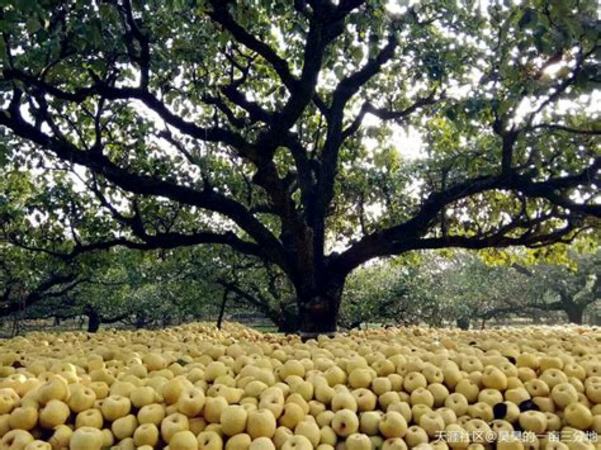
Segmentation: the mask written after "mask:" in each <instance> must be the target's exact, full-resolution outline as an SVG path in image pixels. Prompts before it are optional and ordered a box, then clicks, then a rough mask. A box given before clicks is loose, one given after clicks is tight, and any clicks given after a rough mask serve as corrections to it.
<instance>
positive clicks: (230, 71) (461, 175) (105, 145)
mask: <svg viewBox="0 0 601 450" xmlns="http://www.w3.org/2000/svg"><path fill="white" fill-rule="evenodd" d="M596 7H597V2H596V1H594V0H580V1H576V0H561V1H551V0H549V1H542V0H525V1H521V2H513V1H511V0H504V1H501V0H493V1H490V2H476V1H473V0H460V1H438V0H436V1H427V0H424V1H417V2H413V1H412V2H407V1H382V0H338V1H335V0H295V1H290V0H257V1H253V2H246V1H244V2H243V1H240V2H235V1H231V0H229V1H228V0H161V1H156V0H149V1H139V0H138V1H136V0H106V1H99V0H98V1H97V0H71V1H65V0H40V1H30V0H20V1H15V2H9V3H8V4H6V3H4V4H3V8H2V12H1V16H0V31H1V32H2V39H1V40H0V51H1V53H2V62H1V64H2V67H1V68H2V75H1V79H0V95H1V98H2V107H1V110H0V125H1V126H2V129H3V131H2V133H3V134H2V139H3V146H2V153H3V157H2V160H3V161H4V163H5V167H9V168H10V170H12V171H23V170H27V169H28V168H32V169H35V172H33V173H34V174H35V175H36V178H35V180H34V183H37V189H38V190H39V189H44V188H46V187H51V189H52V190H53V192H57V193H58V195H56V196H54V197H53V198H51V199H47V201H46V202H45V203H44V202H43V203H42V206H39V208H42V209H43V205H46V207H47V211H45V212H42V213H41V214H39V217H38V220H37V222H36V223H35V225H36V226H43V225H44V223H45V221H48V220H50V218H52V220H54V221H55V224H61V225H62V229H63V231H57V230H58V229H59V228H61V227H58V226H56V225H55V226H54V227H53V228H52V229H53V230H54V233H55V234H54V237H53V238H52V239H50V240H49V241H50V242H51V244H52V247H53V250H52V251H53V252H63V253H64V252H66V253H69V254H71V255H76V254H79V253H81V252H83V251H86V250H91V249H102V248H107V247H110V246H113V245H125V246H129V247H134V248H142V249H144V248H173V247H177V246H191V245H199V244H220V245H226V246H229V247H231V248H233V249H235V250H236V251H238V252H240V253H242V254H244V255H247V256H249V257H251V258H260V259H263V260H265V261H267V262H268V263H269V264H271V265H273V266H275V267H277V268H278V269H279V270H281V271H282V272H283V273H284V274H285V275H286V277H287V278H288V279H289V281H290V283H291V284H292V286H294V290H295V294H296V297H297V304H298V311H299V315H300V329H301V330H302V331H304V332H307V333H315V332H328V331H332V330H334V329H335V326H336V316H337V313H338V309H339V305H340V298H341V292H342V290H343V287H344V283H345V279H346V277H347V276H348V275H349V273H350V272H351V271H353V269H355V268H356V267H358V266H359V265H361V264H363V263H365V262H367V261H369V260H371V259H373V258H378V257H383V256H387V255H397V254H402V253H405V252H408V251H411V250H415V249H428V248H442V247H464V248H486V247H506V246H512V245H530V246H538V245H545V244H548V243H551V242H556V241H559V240H570V239H572V238H573V237H574V236H575V235H576V234H577V233H578V232H579V231H581V230H582V229H586V228H589V227H591V226H593V225H594V222H593V220H596V219H597V218H599V217H601V205H600V204H599V194H598V186H599V182H600V168H601V156H600V155H599V143H600V141H599V137H598V136H599V134H600V133H601V131H600V129H599V119H598V110H597V111H595V110H594V109H592V107H591V106H590V105H591V104H592V103H593V102H594V100H595V98H597V99H598V93H599V92H598V91H595V86H598V83H599V81H600V80H601V67H600V54H599V52H600V48H601V47H600V40H599V28H598V23H597V22H596V21H595V19H594V17H596V14H597V11H596ZM404 134H408V135H411V136H418V137H419V140H420V141H421V146H420V148H421V149H422V152H421V155H420V156H419V157H418V158H417V159H409V158H407V157H406V156H405V150H407V148H406V147H407V146H408V145H409V141H408V140H407V139H404V140H403V139H400V137H402V136H403V135H404ZM66 173H70V175H69V176H66V175H65V174H66ZM57 210H58V211H60V213H55V211H57ZM29 214H32V213H31V212H29ZM13 237H14V239H15V240H17V239H18V240H19V242H20V243H21V244H22V245H29V246H32V247H33V246H38V245H39V242H38V241H36V242H35V243H32V242H27V239H28V238H27V237H26V236H17V233H14V235H13Z"/></svg>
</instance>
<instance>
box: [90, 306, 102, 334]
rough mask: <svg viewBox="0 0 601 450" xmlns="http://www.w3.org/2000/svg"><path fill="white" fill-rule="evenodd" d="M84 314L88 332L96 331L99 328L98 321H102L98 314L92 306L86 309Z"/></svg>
mask: <svg viewBox="0 0 601 450" xmlns="http://www.w3.org/2000/svg"><path fill="white" fill-rule="evenodd" d="M86 316H87V317H88V333H96V332H97V331H98V330H99V329H100V323H101V322H102V321H101V319H100V314H98V312H97V311H96V310H94V309H93V308H89V309H88V310H87V311H86Z"/></svg>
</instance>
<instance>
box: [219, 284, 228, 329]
mask: <svg viewBox="0 0 601 450" xmlns="http://www.w3.org/2000/svg"><path fill="white" fill-rule="evenodd" d="M229 293H230V291H228V290H227V289H224V291H223V298H222V299H221V307H220V308H219V317H218V318H217V329H218V330H221V325H222V323H223V315H224V314H225V304H226V303H227V296H228V294H229Z"/></svg>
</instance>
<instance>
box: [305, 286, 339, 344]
mask: <svg viewBox="0 0 601 450" xmlns="http://www.w3.org/2000/svg"><path fill="white" fill-rule="evenodd" d="M342 288H343V283H336V284H330V285H328V287H326V288H325V289H320V290H318V291H317V292H313V293H312V294H309V295H302V291H301V295H299V298H298V312H299V331H300V334H301V337H303V338H305V339H310V338H313V337H317V336H318V335H320V334H328V335H331V334H333V333H336V323H337V320H338V310H339V308H340V301H341V298H342Z"/></svg>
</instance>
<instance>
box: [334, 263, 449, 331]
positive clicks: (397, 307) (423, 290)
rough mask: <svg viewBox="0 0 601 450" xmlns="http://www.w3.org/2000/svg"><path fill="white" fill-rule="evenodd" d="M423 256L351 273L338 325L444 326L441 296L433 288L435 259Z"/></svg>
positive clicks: (368, 267)
mask: <svg viewBox="0 0 601 450" xmlns="http://www.w3.org/2000/svg"><path fill="white" fill-rule="evenodd" d="M423 256H424V257H423V258H418V259H416V258H411V259H409V258H402V257H401V258H398V259H393V260H388V261H385V262H382V263H380V264H373V265H369V266H367V267H362V268H360V269H358V270H356V271H355V272H353V274H352V275H351V276H350V277H349V279H348V281H347V283H346V286H345V288H344V293H343V295H342V304H341V308H340V316H339V318H338V324H339V325H340V326H341V327H343V328H347V329H349V328H356V327H360V326H362V325H369V324H372V325H374V324H375V325H415V324H424V323H426V324H429V325H435V326H441V325H443V320H444V316H443V314H442V311H441V305H442V304H444V300H445V299H444V293H440V294H439V295H438V294H437V293H438V290H437V289H434V290H433V289H432V287H433V284H434V283H433V280H432V277H433V276H435V275H436V270H437V268H436V267H435V264H433V261H434V260H435V259H436V258H435V257H434V255H423ZM430 258H432V260H430ZM426 259H427V260H426Z"/></svg>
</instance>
